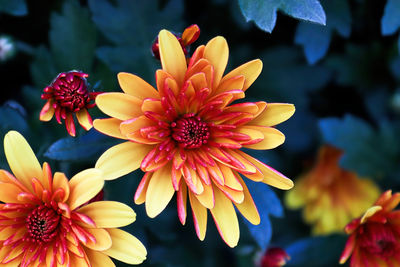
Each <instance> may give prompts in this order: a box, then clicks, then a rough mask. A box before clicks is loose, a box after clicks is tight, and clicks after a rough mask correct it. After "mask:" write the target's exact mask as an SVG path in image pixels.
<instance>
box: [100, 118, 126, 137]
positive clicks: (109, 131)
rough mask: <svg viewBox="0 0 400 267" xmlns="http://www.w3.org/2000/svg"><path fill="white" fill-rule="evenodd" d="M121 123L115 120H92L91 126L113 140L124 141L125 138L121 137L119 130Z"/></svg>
mask: <svg viewBox="0 0 400 267" xmlns="http://www.w3.org/2000/svg"><path fill="white" fill-rule="evenodd" d="M121 122H122V121H121V120H119V119H116V118H108V119H97V120H94V122H93V126H94V128H95V129H96V130H97V131H99V132H101V133H103V134H106V135H109V136H112V137H115V138H120V139H126V136H125V135H123V134H122V133H121V131H120V129H119V127H120V124H121Z"/></svg>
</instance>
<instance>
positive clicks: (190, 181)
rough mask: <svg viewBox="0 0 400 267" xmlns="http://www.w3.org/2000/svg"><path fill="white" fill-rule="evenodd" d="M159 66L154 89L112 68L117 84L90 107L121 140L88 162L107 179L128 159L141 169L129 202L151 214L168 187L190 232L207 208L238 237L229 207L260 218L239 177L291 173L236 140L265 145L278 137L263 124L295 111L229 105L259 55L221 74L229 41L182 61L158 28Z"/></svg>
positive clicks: (203, 220) (233, 239)
mask: <svg viewBox="0 0 400 267" xmlns="http://www.w3.org/2000/svg"><path fill="white" fill-rule="evenodd" d="M159 41H160V55H161V63H162V70H158V71H157V72H156V79H157V90H156V89H154V88H153V87H152V86H151V85H149V84H148V83H146V82H145V81H144V80H142V79H141V78H139V77H138V76H136V75H133V74H128V73H119V74H118V80H119V83H120V85H121V88H122V90H123V91H124V92H125V93H105V94H101V95H99V96H98V97H97V98H96V103H97V105H98V107H99V108H100V109H101V110H102V111H103V112H104V113H106V114H107V115H109V116H111V117H112V118H108V119H99V120H95V121H94V127H95V128H96V129H97V130H99V131H101V132H103V133H105V134H108V135H110V136H113V137H117V138H120V139H125V140H128V141H127V142H124V143H122V144H119V145H116V146H114V147H112V148H110V149H109V150H107V151H106V152H105V153H104V154H103V155H102V156H101V157H100V158H99V159H98V161H97V163H96V168H99V169H101V170H103V171H104V172H105V174H104V175H105V179H115V178H118V177H120V176H122V175H125V174H127V173H130V172H132V171H134V170H136V169H137V168H139V167H140V168H141V169H142V171H144V172H145V173H146V174H145V175H144V177H143V179H142V181H141V182H140V185H139V186H138V189H137V191H136V194H135V197H134V199H135V203H137V204H142V203H144V202H145V203H146V211H147V214H148V215H149V216H150V217H152V218H153V217H155V216H157V215H158V214H159V213H161V212H162V211H163V210H164V208H165V207H166V205H167V204H168V203H169V202H170V200H171V198H172V197H173V195H174V193H175V192H176V193H177V203H178V216H179V219H180V221H181V223H182V224H184V223H185V221H186V204H187V197H188V196H189V202H190V206H191V208H192V213H193V218H194V223H195V228H196V233H197V235H198V237H199V238H200V239H201V240H203V239H204V237H205V234H206V225H207V210H208V209H209V210H210V211H211V215H212V216H213V219H214V221H215V223H216V225H217V228H218V230H219V233H220V234H221V236H222V237H223V239H224V240H225V242H226V243H227V244H228V245H229V246H231V247H233V246H235V245H236V244H237V242H238V239H239V224H238V220H237V216H236V212H235V208H234V206H233V205H232V203H233V204H234V205H235V206H236V207H237V209H238V210H239V211H240V212H241V213H242V214H243V215H244V217H246V218H247V219H248V220H249V221H250V222H251V223H253V224H258V223H259V222H260V217H259V214H258V211H257V209H256V207H255V205H254V203H253V199H252V197H251V195H250V193H249V191H248V189H247V187H246V184H245V183H244V181H243V179H242V176H241V175H244V176H246V177H247V178H249V179H251V180H254V181H258V182H264V183H267V184H270V185H272V186H275V187H277V188H280V189H289V188H291V187H292V186H293V182H292V181H291V180H290V179H288V178H286V177H285V176H283V175H282V174H280V173H279V172H277V171H275V170H274V169H272V168H271V167H269V166H267V165H265V164H264V163H262V162H260V161H258V160H257V159H255V158H253V157H251V156H249V155H248V154H246V153H244V152H243V151H241V150H240V148H243V147H244V148H251V149H271V148H274V147H276V146H278V145H280V144H282V143H283V142H284V139H285V137H284V135H283V134H282V133H281V132H280V131H278V130H277V129H275V128H273V127H272V126H274V125H276V124H278V123H281V122H283V121H285V120H287V119H288V118H289V117H291V116H292V114H293V113H294V110H295V109H294V106H293V105H292V104H278V103H268V104H267V103H266V102H255V103H251V102H245V103H238V104H233V105H230V104H231V103H232V102H233V101H234V100H237V99H241V98H243V97H244V92H245V91H246V90H247V89H248V88H249V86H250V85H251V84H252V83H253V82H254V80H255V79H256V78H257V77H258V75H259V74H260V72H261V68H262V62H261V61H260V60H253V61H250V62H248V63H246V64H244V65H242V66H240V67H238V68H236V69H234V70H233V71H231V72H229V73H228V74H226V75H225V76H223V73H224V71H225V67H226V64H227V61H228V54H229V52H228V45H227V43H226V40H225V39H224V38H223V37H216V38H214V39H212V40H211V41H209V42H208V44H207V45H206V46H204V45H202V46H200V47H198V48H197V50H196V51H195V52H194V54H193V56H192V57H191V59H190V60H189V62H188V64H187V63H186V62H187V61H186V58H185V55H184V52H183V50H182V47H181V45H180V43H179V42H178V40H177V39H176V37H175V36H174V35H173V34H172V33H170V32H168V31H166V30H162V31H161V32H160V34H159Z"/></svg>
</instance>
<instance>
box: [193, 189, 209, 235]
mask: <svg viewBox="0 0 400 267" xmlns="http://www.w3.org/2000/svg"><path fill="white" fill-rule="evenodd" d="M189 200H190V206H191V207H192V213H193V221H194V227H195V229H196V234H197V236H198V237H199V239H200V240H201V241H203V240H204V237H205V236H206V230H207V209H206V208H205V207H204V206H203V205H202V204H201V203H200V202H199V201H198V200H197V199H196V197H194V196H193V193H192V192H191V191H189Z"/></svg>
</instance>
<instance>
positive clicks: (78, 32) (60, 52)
mask: <svg viewBox="0 0 400 267" xmlns="http://www.w3.org/2000/svg"><path fill="white" fill-rule="evenodd" d="M50 24H51V25H50V26H51V29H50V33H49V39H50V47H51V53H52V55H53V58H54V61H55V63H56V65H57V67H58V69H60V70H61V71H69V70H73V69H76V70H82V71H84V72H90V69H91V67H92V62H93V59H94V55H95V48H96V28H95V26H94V24H93V22H92V20H91V19H90V15H89V12H88V10H87V9H86V8H83V7H81V6H80V5H79V2H78V1H76V0H71V1H65V3H64V5H63V7H62V13H61V14H57V13H52V14H51V18H50Z"/></svg>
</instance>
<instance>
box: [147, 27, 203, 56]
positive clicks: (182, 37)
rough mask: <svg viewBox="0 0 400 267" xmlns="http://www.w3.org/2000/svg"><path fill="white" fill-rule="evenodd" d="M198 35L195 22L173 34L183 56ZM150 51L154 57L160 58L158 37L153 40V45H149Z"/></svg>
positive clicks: (198, 29) (186, 53)
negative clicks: (181, 31) (180, 32)
mask: <svg viewBox="0 0 400 267" xmlns="http://www.w3.org/2000/svg"><path fill="white" fill-rule="evenodd" d="M199 35H200V28H199V26H197V25H196V24H193V25H190V26H189V27H187V28H186V29H185V30H184V31H183V33H182V34H176V35H175V37H176V39H178V41H179V43H180V44H181V46H182V49H183V53H184V54H185V56H187V55H188V53H189V47H190V45H191V44H192V43H194V42H195V41H196V40H197V39H198V38H199ZM151 52H152V53H153V56H154V57H155V58H157V59H160V44H159V43H158V37H157V38H156V40H154V42H153V45H152V46H151Z"/></svg>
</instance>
